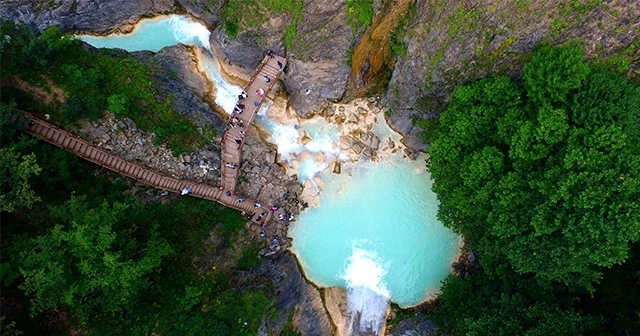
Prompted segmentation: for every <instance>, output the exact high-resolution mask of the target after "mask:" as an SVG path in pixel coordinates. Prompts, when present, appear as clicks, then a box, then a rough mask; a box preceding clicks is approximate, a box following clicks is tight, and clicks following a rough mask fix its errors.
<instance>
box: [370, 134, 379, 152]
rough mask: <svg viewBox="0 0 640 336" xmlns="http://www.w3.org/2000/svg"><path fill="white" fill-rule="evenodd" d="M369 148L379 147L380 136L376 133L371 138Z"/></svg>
mask: <svg viewBox="0 0 640 336" xmlns="http://www.w3.org/2000/svg"><path fill="white" fill-rule="evenodd" d="M371 148H373V149H375V150H378V149H380V138H379V137H378V136H377V135H374V136H373V138H371Z"/></svg>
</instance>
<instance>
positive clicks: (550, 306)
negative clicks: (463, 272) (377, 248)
mask: <svg viewBox="0 0 640 336" xmlns="http://www.w3.org/2000/svg"><path fill="white" fill-rule="evenodd" d="M442 291H443V293H442V295H440V297H439V298H440V300H441V303H442V305H441V306H440V307H439V308H438V309H437V310H436V312H435V313H434V317H435V320H436V323H437V324H438V325H439V326H440V328H442V329H443V330H444V331H445V332H447V334H452V335H526V336H546V335H567V336H573V335H582V334H584V333H590V332H591V333H593V332H597V331H600V330H599V329H600V328H601V323H602V321H601V319H599V318H597V317H593V316H588V315H584V314H582V313H581V312H579V311H578V310H576V309H574V308H573V307H572V306H573V303H574V302H575V300H573V299H566V298H563V296H562V295H558V293H554V292H552V291H551V290H550V289H549V288H547V287H543V286H540V285H539V284H538V283H537V282H536V281H533V280H532V279H528V278H524V277H522V278H518V276H517V275H514V274H510V275H508V276H507V277H506V278H505V275H502V278H500V279H493V278H490V277H488V276H487V275H486V274H484V273H483V272H479V273H477V274H474V275H473V276H470V277H467V278H466V279H462V278H461V277H459V276H455V275H450V276H449V277H448V278H447V279H445V281H444V284H443V286H442Z"/></svg>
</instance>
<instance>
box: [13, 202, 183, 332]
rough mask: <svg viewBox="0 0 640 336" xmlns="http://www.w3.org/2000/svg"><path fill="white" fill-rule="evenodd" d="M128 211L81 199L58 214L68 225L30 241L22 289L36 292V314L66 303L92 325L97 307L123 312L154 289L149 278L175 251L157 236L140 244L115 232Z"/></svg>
mask: <svg viewBox="0 0 640 336" xmlns="http://www.w3.org/2000/svg"><path fill="white" fill-rule="evenodd" d="M126 208H127V206H126V205H125V204H122V203H115V204H112V205H109V204H106V203H104V204H102V205H101V206H99V207H98V208H93V209H92V208H89V207H88V206H87V203H86V198H85V197H75V198H72V199H71V200H70V201H68V202H67V203H66V204H65V205H64V206H61V207H58V208H56V209H54V210H53V213H54V214H55V216H56V217H58V218H61V219H64V220H65V222H67V223H68V224H67V225H56V226H54V227H53V229H52V230H51V231H49V232H48V233H46V234H44V235H41V236H38V237H36V238H33V239H31V240H29V241H28V242H27V243H26V244H25V246H22V248H21V250H22V252H21V253H20V256H21V262H20V267H21V273H22V276H23V277H24V278H25V282H24V284H23V285H22V286H21V287H22V289H23V290H24V291H25V292H26V293H27V294H31V293H32V294H33V299H32V309H33V311H34V312H42V311H43V310H44V309H45V308H54V309H55V308H56V307H58V306H60V305H64V306H66V307H68V308H70V309H71V311H72V312H73V313H74V315H76V316H78V317H79V318H80V319H81V320H85V321H86V319H87V316H88V314H89V311H91V310H93V309H97V310H98V311H100V312H102V313H110V314H113V313H118V312H120V311H121V310H122V309H123V306H124V305H126V304H127V303H128V302H129V301H130V298H131V297H134V296H135V295H136V294H138V292H139V291H140V290H142V289H143V288H145V287H146V286H148V284H149V282H148V281H147V279H146V276H147V275H148V274H149V273H150V272H152V271H153V270H154V269H155V268H157V267H158V266H159V265H160V262H161V261H162V259H163V257H164V256H166V255H167V254H169V253H171V248H170V247H169V245H168V244H167V243H166V242H165V241H164V240H163V239H161V238H160V237H159V235H158V234H157V233H153V234H152V235H151V236H150V238H149V239H148V240H147V241H138V240H134V239H132V237H127V233H128V231H122V230H117V231H116V230H114V229H115V228H114V225H115V224H116V223H117V222H118V221H119V220H120V219H121V218H122V215H123V211H124V210H125V209H126Z"/></svg>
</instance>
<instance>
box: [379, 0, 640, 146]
mask: <svg viewBox="0 0 640 336" xmlns="http://www.w3.org/2000/svg"><path fill="white" fill-rule="evenodd" d="M415 10H416V14H415V15H414V17H413V19H412V20H411V22H410V24H408V25H407V26H406V35H405V38H404V40H403V41H402V42H403V43H404V44H405V45H406V47H407V49H406V55H404V56H399V57H398V61H397V63H396V65H395V69H394V71H393V75H392V77H391V81H390V82H389V85H388V86H387V89H386V91H385V92H384V95H383V96H384V100H383V102H384V103H385V105H386V106H387V107H388V108H389V109H390V118H389V119H390V123H391V125H392V126H393V127H394V128H396V129H397V130H399V131H400V132H402V133H404V134H408V135H409V136H408V137H407V138H406V139H405V140H406V141H405V143H406V144H407V145H409V146H412V147H414V148H423V146H424V144H423V143H422V142H421V141H420V140H419V139H418V138H417V137H416V136H415V135H416V134H417V133H418V132H419V130H418V129H416V127H415V126H413V123H412V119H413V118H427V117H435V116H437V115H438V114H439V112H440V111H442V110H443V109H444V107H445V106H446V104H447V101H448V96H449V94H450V93H451V92H452V90H453V89H454V88H455V87H456V86H457V85H460V84H462V83H465V82H469V81H473V80H475V79H478V78H481V77H484V76H487V75H492V74H507V75H514V76H518V74H519V73H520V71H521V67H522V62H523V61H524V60H525V59H526V58H527V57H528V56H529V55H530V54H531V52H532V51H533V50H534V48H535V47H536V45H538V44H539V43H540V42H543V41H548V42H549V43H550V44H559V43H564V42H569V41H574V40H575V41H578V42H579V43H581V44H582V45H583V47H584V48H585V50H586V52H587V55H588V56H589V57H592V58H598V59H600V60H602V59H603V58H608V59H609V60H611V61H615V62H616V63H618V64H619V66H620V67H621V70H624V68H625V67H626V68H628V70H626V72H627V73H626V74H627V75H630V76H634V75H635V74H637V71H638V70H637V69H638V68H639V66H638V65H640V64H638V59H640V52H639V51H640V48H638V43H637V42H636V44H635V47H634V46H633V45H632V44H633V43H634V41H638V38H639V37H640V14H639V13H640V2H638V1H636V0H614V1H606V2H601V1H586V0H582V1H572V2H569V1H550V0H544V1H543V0H521V1H495V0H477V1H455V0H454V1H441V0H436V1H432V0H429V1H427V0H417V1H416V4H415ZM634 69H635V70H634ZM634 71H635V74H634V73H633V72H634Z"/></svg>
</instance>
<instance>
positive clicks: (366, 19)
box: [346, 0, 374, 32]
mask: <svg viewBox="0 0 640 336" xmlns="http://www.w3.org/2000/svg"><path fill="white" fill-rule="evenodd" d="M346 9H347V22H348V23H349V25H350V26H351V29H352V30H353V31H354V32H356V31H358V30H360V29H366V28H367V27H369V25H371V22H373V14H374V13H373V0H347V6H346Z"/></svg>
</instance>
